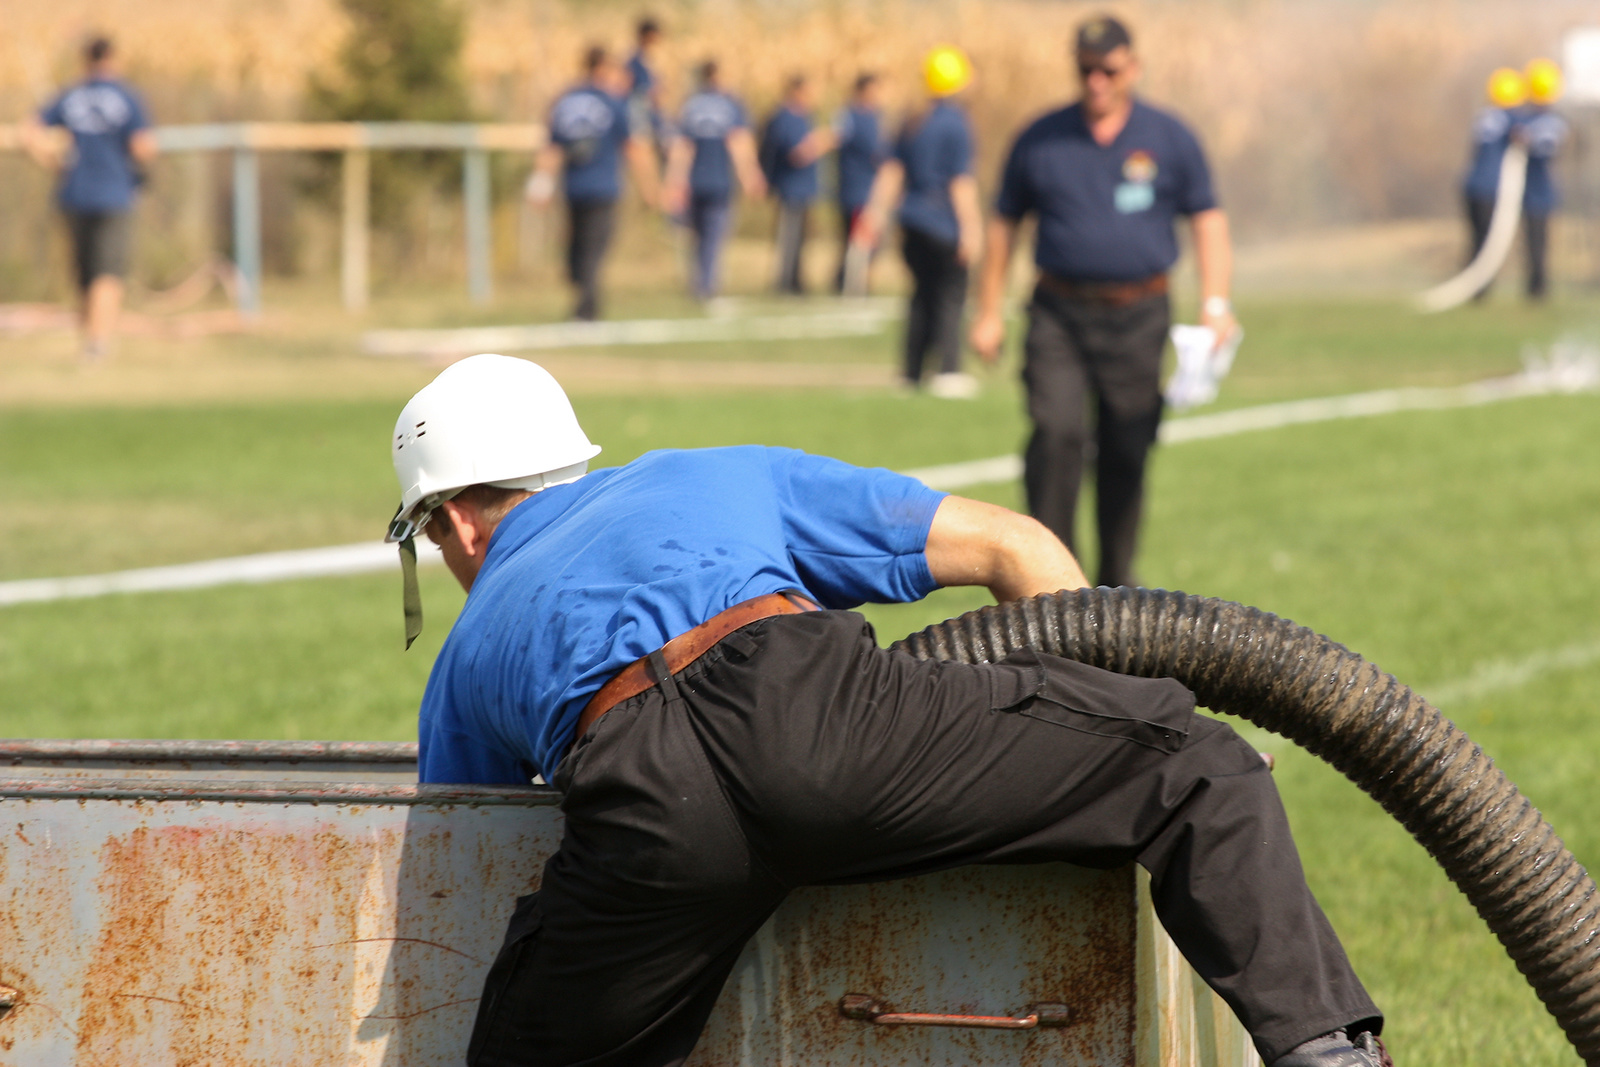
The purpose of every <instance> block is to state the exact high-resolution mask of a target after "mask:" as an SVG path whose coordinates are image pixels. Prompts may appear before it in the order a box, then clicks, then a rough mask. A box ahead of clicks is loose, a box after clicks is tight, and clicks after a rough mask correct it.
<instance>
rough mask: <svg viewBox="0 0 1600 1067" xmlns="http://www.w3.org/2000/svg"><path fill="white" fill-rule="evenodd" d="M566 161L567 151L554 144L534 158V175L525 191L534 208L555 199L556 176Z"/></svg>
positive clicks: (529, 177)
mask: <svg viewBox="0 0 1600 1067" xmlns="http://www.w3.org/2000/svg"><path fill="white" fill-rule="evenodd" d="M566 161H567V152H566V149H564V148H562V147H561V146H560V145H558V144H555V143H554V142H552V143H550V144H547V145H545V146H544V147H543V148H541V149H539V154H538V155H537V156H535V157H534V167H533V173H532V174H530V175H528V184H527V186H526V187H525V188H524V189H523V195H524V196H525V197H527V199H528V203H530V204H532V205H533V206H534V207H544V206H545V205H547V204H549V203H550V201H551V200H552V199H554V197H555V195H556V175H557V174H559V173H560V171H561V166H562V164H564V163H565V162H566Z"/></svg>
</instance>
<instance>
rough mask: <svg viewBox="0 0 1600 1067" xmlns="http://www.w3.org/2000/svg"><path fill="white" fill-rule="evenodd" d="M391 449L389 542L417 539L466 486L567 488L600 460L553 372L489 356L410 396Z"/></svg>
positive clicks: (460, 364) (456, 365) (473, 360)
mask: <svg viewBox="0 0 1600 1067" xmlns="http://www.w3.org/2000/svg"><path fill="white" fill-rule="evenodd" d="M389 444H390V450H391V452H392V454H393V457H394V473H395V476H396V477H397V478H399V479H400V510H399V511H397V512H395V516H394V519H393V521H391V523H390V524H389V533H388V536H387V537H386V538H385V540H387V541H391V542H393V541H404V540H406V539H407V538H409V537H412V536H414V535H415V534H416V532H417V531H418V530H420V529H422V527H423V526H424V525H426V524H427V521H428V516H429V515H430V514H431V513H432V511H433V509H435V508H437V507H438V506H439V505H440V504H441V503H442V502H444V501H446V500H448V499H450V498H451V497H452V496H454V495H456V494H457V493H458V492H460V491H461V490H462V489H465V488H466V487H467V486H469V485H493V486H500V487H503V488H506V489H534V490H537V489H543V488H546V487H547V486H552V485H563V484H565V483H567V482H571V481H575V480H576V479H578V478H581V477H582V476H583V475H584V473H585V472H587V471H588V469H589V460H591V459H593V458H594V457H595V456H597V455H599V453H600V449H599V447H598V446H596V445H592V444H590V443H589V438H588V437H586V436H584V432H583V429H582V428H581V427H580V426H579V425H578V417H577V416H576V415H575V414H573V411H572V402H571V401H570V400H568V399H567V394H566V393H565V392H563V391H562V389H561V386H560V385H559V384H558V383H557V382H556V380H555V379H554V378H553V377H551V376H550V372H549V371H547V370H545V369H544V368H543V367H541V366H539V365H538V364H537V363H530V362H528V361H527V360H525V359H513V358H511V357H510V356H497V355H487V354H485V355H478V356H469V357H468V358H466V359H463V360H461V361H460V362H458V363H454V364H452V365H451V366H449V367H447V368H446V369H445V370H444V371H443V372H442V373H441V374H440V375H439V376H438V377H437V378H435V379H434V380H433V381H432V382H430V383H428V385H426V386H424V387H423V389H422V390H421V392H419V393H417V395H416V396H414V397H412V398H411V401H410V403H408V404H406V406H405V408H404V409H402V410H401V412H400V419H399V421H397V422H396V423H395V425H394V438H393V439H392V440H391V441H390V443H389Z"/></svg>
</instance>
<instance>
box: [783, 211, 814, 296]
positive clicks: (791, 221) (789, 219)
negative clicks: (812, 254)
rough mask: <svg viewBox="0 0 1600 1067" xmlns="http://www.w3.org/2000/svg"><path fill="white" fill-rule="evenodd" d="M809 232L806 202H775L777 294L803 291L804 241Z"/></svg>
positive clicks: (808, 214) (809, 217)
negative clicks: (776, 211)
mask: <svg viewBox="0 0 1600 1067" xmlns="http://www.w3.org/2000/svg"><path fill="white" fill-rule="evenodd" d="M810 229H811V203H810V201H806V200H796V201H793V202H790V201H788V200H779V201H778V233H777V247H778V281H777V289H778V292H780V293H793V294H796V295H798V294H801V293H804V292H805V291H806V284H805V251H806V238H807V237H808V236H809V231H810Z"/></svg>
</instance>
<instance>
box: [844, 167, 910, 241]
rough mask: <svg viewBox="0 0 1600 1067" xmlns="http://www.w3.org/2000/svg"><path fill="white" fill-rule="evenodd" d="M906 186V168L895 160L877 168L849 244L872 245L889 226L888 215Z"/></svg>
mask: <svg viewBox="0 0 1600 1067" xmlns="http://www.w3.org/2000/svg"><path fill="white" fill-rule="evenodd" d="M905 187H906V168H905V166H904V165H902V164H901V162H900V161H899V160H898V159H891V160H889V161H887V162H886V163H884V165H883V166H881V167H879V168H878V176H877V177H875V178H873V179H872V190H871V191H870V192H869V193H868V194H867V206H866V207H864V208H862V209H861V214H860V216H858V217H857V219H856V232H854V233H852V234H851V235H850V239H851V240H852V241H859V242H860V243H861V244H864V245H868V246H871V245H875V244H877V243H878V241H879V239H881V238H882V237H883V232H884V230H886V229H887V228H888V226H889V213H890V212H892V211H893V210H894V206H895V205H896V204H898V203H899V202H900V193H901V192H902V191H903V190H904V189H905Z"/></svg>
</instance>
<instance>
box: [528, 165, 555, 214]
mask: <svg viewBox="0 0 1600 1067" xmlns="http://www.w3.org/2000/svg"><path fill="white" fill-rule="evenodd" d="M522 195H523V197H524V198H526V199H527V201H528V203H530V204H532V205H533V206H534V207H538V208H543V207H549V206H550V201H551V200H552V199H553V198H554V197H555V195H556V179H555V175H553V174H546V173H545V172H544V171H542V170H536V171H534V172H533V173H532V174H530V175H528V184H527V185H524V186H523V187H522Z"/></svg>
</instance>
